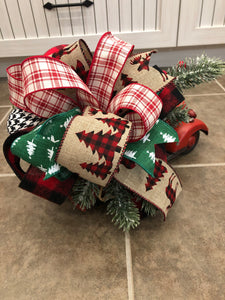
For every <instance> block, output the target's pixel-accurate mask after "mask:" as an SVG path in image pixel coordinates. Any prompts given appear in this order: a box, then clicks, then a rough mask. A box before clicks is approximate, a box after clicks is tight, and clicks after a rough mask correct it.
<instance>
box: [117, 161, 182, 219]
mask: <svg viewBox="0 0 225 300" xmlns="http://www.w3.org/2000/svg"><path fill="white" fill-rule="evenodd" d="M157 161H161V162H162V165H163V167H165V168H166V170H167V171H166V172H164V173H163V174H162V176H160V177H158V180H157V179H156V182H155V184H153V185H152V186H150V185H149V183H148V180H147V179H148V177H149V175H148V173H147V172H145V171H144V170H143V169H142V168H141V167H140V166H138V165H136V166H135V167H134V168H133V169H127V168H126V167H125V166H124V165H122V164H120V166H119V172H118V173H116V174H115V179H116V180H118V181H119V182H120V183H122V184H123V185H125V186H126V187H128V188H129V189H131V190H132V191H134V192H136V193H137V194H138V195H140V196H141V197H143V198H144V199H145V200H147V201H149V202H151V203H152V204H153V205H155V206H156V207H158V208H159V210H161V211H162V212H163V214H164V218H165V217H166V216H167V213H168V210H169V209H170V208H171V206H172V205H173V202H172V201H171V200H170V199H169V198H168V196H167V193H166V192H167V190H168V186H169V185H170V186H171V188H172V189H173V190H174V193H175V199H176V198H177V197H178V195H179V194H180V192H181V190H182V188H181V182H180V180H179V178H178V177H177V175H176V174H175V172H174V170H173V169H172V168H171V167H170V166H169V165H168V164H167V163H165V162H164V161H162V160H159V159H157ZM175 199H174V201H175Z"/></svg>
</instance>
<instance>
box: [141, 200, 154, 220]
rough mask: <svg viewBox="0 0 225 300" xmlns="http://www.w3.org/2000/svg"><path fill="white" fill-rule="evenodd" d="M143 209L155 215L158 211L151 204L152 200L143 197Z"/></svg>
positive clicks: (148, 214) (150, 214) (149, 214)
mask: <svg viewBox="0 0 225 300" xmlns="http://www.w3.org/2000/svg"><path fill="white" fill-rule="evenodd" d="M141 210H142V211H143V212H144V213H145V214H146V215H147V216H151V217H154V216H155V215H156V212H157V208H156V207H155V206H154V205H153V204H151V203H150V202H148V201H146V200H145V199H142V204H141Z"/></svg>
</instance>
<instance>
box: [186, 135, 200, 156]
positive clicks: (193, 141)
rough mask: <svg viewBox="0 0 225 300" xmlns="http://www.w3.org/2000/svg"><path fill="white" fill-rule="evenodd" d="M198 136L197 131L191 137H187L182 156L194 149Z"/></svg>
mask: <svg viewBox="0 0 225 300" xmlns="http://www.w3.org/2000/svg"><path fill="white" fill-rule="evenodd" d="M199 136H200V131H199V130H198V131H196V132H195V133H194V134H193V135H192V136H190V137H189V139H188V143H187V147H186V149H185V150H184V152H183V154H188V153H190V152H191V151H192V150H193V149H194V148H195V146H196V145H197V144H198V140H199Z"/></svg>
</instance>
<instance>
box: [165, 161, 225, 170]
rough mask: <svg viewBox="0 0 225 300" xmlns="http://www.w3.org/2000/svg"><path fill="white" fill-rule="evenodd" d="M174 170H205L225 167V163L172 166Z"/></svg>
mask: <svg viewBox="0 0 225 300" xmlns="http://www.w3.org/2000/svg"><path fill="white" fill-rule="evenodd" d="M171 166H172V167H173V168H177V169H185V168H205V167H207V168H208V167H225V162H220V163H206V164H204V163H202V164H180V165H173V164H171Z"/></svg>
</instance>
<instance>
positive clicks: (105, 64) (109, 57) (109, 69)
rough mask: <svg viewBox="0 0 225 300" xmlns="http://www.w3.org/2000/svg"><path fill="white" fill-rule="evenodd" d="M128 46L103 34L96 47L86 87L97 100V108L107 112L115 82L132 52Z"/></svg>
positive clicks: (108, 33)
mask: <svg viewBox="0 0 225 300" xmlns="http://www.w3.org/2000/svg"><path fill="white" fill-rule="evenodd" d="M133 47H134V46H132V45H131V44H128V43H126V42H124V41H122V40H120V39H118V38H116V37H115V36H113V35H112V34H111V32H107V33H105V34H104V35H103V36H102V37H101V39H100V40H99V43H98V45H97V47H96V51H95V53H94V57H93V61H92V64H91V68H90V71H89V74H88V79H87V85H88V87H89V88H90V90H91V91H92V93H93V95H94V96H95V97H96V98H97V99H98V102H99V108H100V109H101V110H103V111H107V108H108V105H109V102H110V100H111V96H112V92H113V88H114V85H115V83H116V80H117V78H118V76H119V74H120V73H121V71H122V69H123V66H124V64H125V62H126V60H127V58H128V56H129V54H130V52H131V51H132V50H133Z"/></svg>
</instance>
